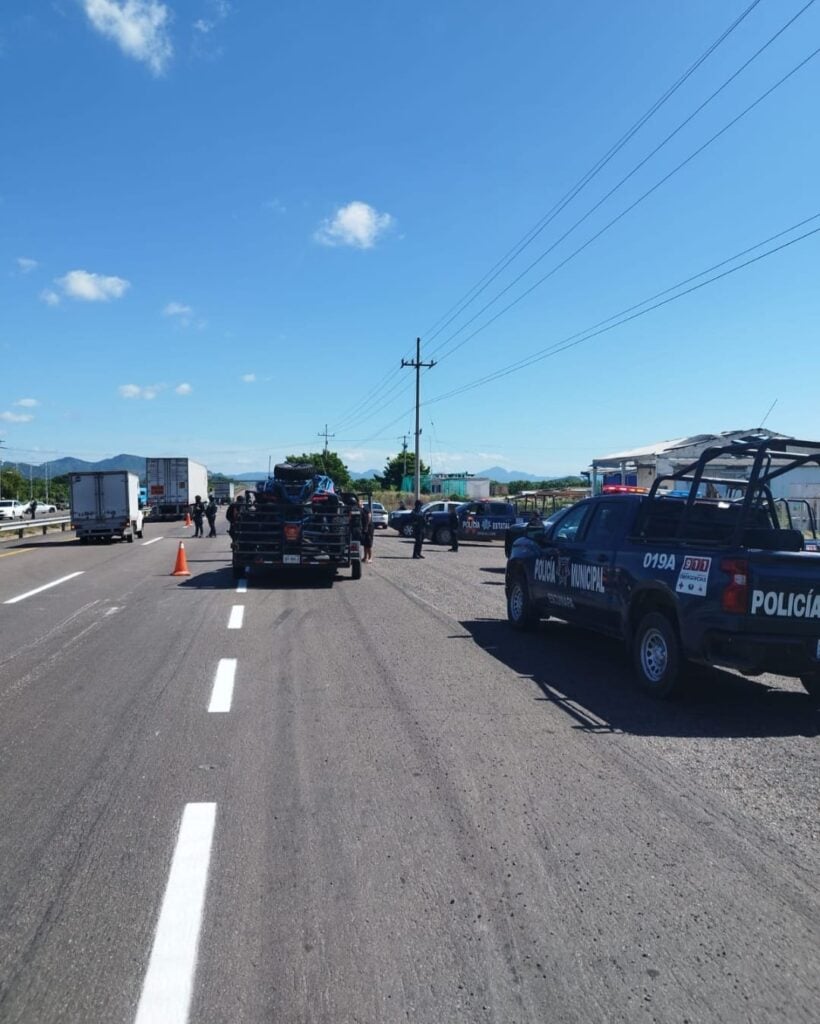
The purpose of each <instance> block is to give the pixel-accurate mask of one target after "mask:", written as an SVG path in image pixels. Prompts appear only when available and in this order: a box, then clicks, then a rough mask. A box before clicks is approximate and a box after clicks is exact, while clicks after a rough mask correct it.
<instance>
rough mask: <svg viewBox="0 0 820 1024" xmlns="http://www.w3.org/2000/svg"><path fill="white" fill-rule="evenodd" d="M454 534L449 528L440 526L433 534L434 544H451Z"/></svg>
mask: <svg viewBox="0 0 820 1024" xmlns="http://www.w3.org/2000/svg"><path fill="white" fill-rule="evenodd" d="M452 540H453V533H452V530H451V529H450V527H449V526H440V527H439V528H438V529H437V530H436V532H435V533H434V534H433V543H434V544H451V543H452Z"/></svg>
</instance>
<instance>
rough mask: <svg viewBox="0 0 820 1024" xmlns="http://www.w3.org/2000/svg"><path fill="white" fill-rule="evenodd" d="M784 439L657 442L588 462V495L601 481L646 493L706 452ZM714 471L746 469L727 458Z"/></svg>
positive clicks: (738, 473)
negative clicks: (589, 465)
mask: <svg viewBox="0 0 820 1024" xmlns="http://www.w3.org/2000/svg"><path fill="white" fill-rule="evenodd" d="M785 436H786V435H784V434H777V433H775V432H774V431H771V430H728V431H725V432H724V433H722V434H695V435H693V436H692V437H679V438H676V439H675V440H672V441H658V442H656V443H655V444H648V445H644V446H642V447H640V448H633V449H631V450H629V451H624V452H614V453H613V454H611V455H602V456H601V457H600V458H597V459H593V460H592V471H591V474H590V485H591V487H592V493H593V494H599V493H600V492H601V488H602V486H603V484H604V480H605V479H606V480H607V483H620V484H625V485H626V484H634V485H636V486H637V487H641V488H644V489H646V490H649V488H650V487H651V486H652V484H653V483H654V482H655V478H656V477H657V476H666V475H668V474H670V473H674V472H675V470H676V469H679V468H681V467H682V466H686V465H688V464H689V463H691V462H695V461H696V460H697V459H699V458H700V456H701V455H702V453H703V452H705V451H706V450H707V449H708V448H719V447H722V446H724V445H729V444H732V443H734V442H738V443H744V442H750V441H755V440H757V441H763V440H770V439H781V438H783V439H785ZM715 468H720V469H725V471H726V475H728V476H734V477H742V476H743V475H744V472H745V471H746V468H747V465H746V463H744V462H743V461H742V460H741V461H738V460H737V459H733V458H729V457H727V458H726V460H725V462H724V461H718V462H717V463H716V464H715ZM818 483H820V478H818ZM784 497H785V495H784Z"/></svg>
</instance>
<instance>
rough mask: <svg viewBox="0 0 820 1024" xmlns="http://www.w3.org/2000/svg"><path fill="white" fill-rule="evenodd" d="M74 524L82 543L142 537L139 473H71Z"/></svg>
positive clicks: (70, 490)
mask: <svg viewBox="0 0 820 1024" xmlns="http://www.w3.org/2000/svg"><path fill="white" fill-rule="evenodd" d="M68 485H69V492H70V501H71V522H72V524H73V527H74V532H75V533H76V535H77V539H78V540H79V541H80V543H82V544H86V543H88V541H89V540H113V539H114V538H115V537H117V538H119V539H120V540H127V541H128V542H129V544H130V543H131V542H132V541H133V540H134V537H135V536H137V537H141V536H142V509H141V508H140V480H139V477H138V476H137V474H136V473H129V472H127V471H126V470H124V469H122V470H120V469H112V470H107V471H106V472H97V473H71V474H70V475H69V478H68Z"/></svg>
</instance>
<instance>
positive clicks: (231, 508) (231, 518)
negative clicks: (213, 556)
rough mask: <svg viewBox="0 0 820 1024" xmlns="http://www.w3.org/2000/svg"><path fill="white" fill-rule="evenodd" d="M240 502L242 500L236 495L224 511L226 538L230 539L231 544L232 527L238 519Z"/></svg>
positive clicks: (232, 537)
mask: <svg viewBox="0 0 820 1024" xmlns="http://www.w3.org/2000/svg"><path fill="white" fill-rule="evenodd" d="M241 500H242V499H241V498H240V497H239V495H236V497H235V498H234V499H233V501H232V502H231V503H230V505H228V507H227V509H226V510H225V518H226V519H227V520H228V536H229V537H230V538H231V543H233V539H234V532H235V531H234V525H235V523H236V520H237V519H238V518H239V502H240V501H241Z"/></svg>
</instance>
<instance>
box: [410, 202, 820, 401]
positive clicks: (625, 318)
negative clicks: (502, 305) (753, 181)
mask: <svg viewBox="0 0 820 1024" xmlns="http://www.w3.org/2000/svg"><path fill="white" fill-rule="evenodd" d="M818 218H820V213H816V214H814V215H813V216H812V217H809V218H807V219H806V220H804V221H801V222H800V225H804V224H807V223H809V222H810V221H814V220H817V219H818ZM797 226H799V225H795V226H794V227H792V228H788V229H786V231H784V232H779V233H778V234H777V235H773V236H772V238H778V237H782V235H783V234H788V233H789V231H794V230H795V229H796V227H797ZM818 233H820V227H816V228H812V230H811V231H806V232H804V233H803V234H802V235H798V236H797V238H792V239H790V240H789V241H788V242H782V243H781V244H780V245H777V246H773V247H772V248H771V249H767V250H766V251H765V252H762V253H759V254H758V255H757V256H753V257H752V258H751V259H748V260H746V261H744V262H743V263H739V264H738V265H737V266H736V267H731V268H730V269H729V270H724V271H722V272H721V273H720V274H715V275H714V276H713V277H710V278H708V279H707V280H705V281H701V282H700V283H699V284H693V285H691V287H689V288H686V289H684V290H683V291H677V289H679V288H681V287H682V286H683V285H684V284H687V283H688V282H690V281H693V280H695V279H696V278H698V277H702V276H703V275H704V274H708V273H710V272H711V271H712V270H714V269H716V268H717V267H721V266H725V265H726V263H731V262H732V261H733V260H736V259H738V258H739V257H740V256H742V255H745V254H746V253H748V252H751V251H752V250H754V249H757V248H759V247H760V246H761V245H765V244H766V242H760V243H758V245H755V246H751V247H750V248H749V249H745V250H744V251H743V252H742V253H738V254H736V255H735V256H733V257H730V258H729V259H728V260H722V261H721V262H720V263H716V264H715V265H714V267H711V268H709V269H708V270H704V271H701V272H700V273H699V274H695V275H693V276H692V277H689V278H686V279H685V280H684V281H680V282H678V284H676V285H673V286H672V287H671V288H666V289H664V291H663V292H658V293H657V295H663V294H665V293H668V292H670V291H677V294H675V295H671V296H668V297H667V298H665V299H661V300H660V301H658V302H654V303H653V304H652V305H649V306H647V308H646V309H642V310H639V311H638V312H632V313H630V310H634V309H636V308H638V307H640V306H644V305H646V303H648V302H652V299H651V298H649V299H644V300H643V302H639V303H636V304H635V305H633V306H630V307H628V309H626V310H622V311H621V313H616V314H615V315H614V316H611V317H607V318H606V320H601V321H599V322H598V324H594V325H593V326H592V327H589V328H587V329H586V330H584V331H578V332H576V333H575V334H571V335H569V336H568V337H567V338H564V339H562V340H561V341H558V342H554V343H553V344H552V345H550V346H547V347H546V348H544V349H541V350H539V351H538V352H536V353H534V354H533V355H531V356H529V357H527V358H526V359H521V360H519V361H518V362H517V363H513V364H510V365H508V366H506V367H502V368H501V369H499V370H495V371H494V372H493V373H490V374H487V375H486V376H484V377H480V378H478V379H477V380H474V381H471V382H470V383H469V384H464V385H462V386H460V387H458V388H455V389H453V390H452V391H448V392H447V393H446V394H443V395H437V396H436V397H435V398H431V399H429V400H428V401H427V402H425V403H424V404H425V405H434V404H435V403H437V402H443V401H444V400H445V399H449V398H453V397H455V396H456V395H461V394H464V392H466V391H471V390H473V389H474V388H477V387H480V386H482V385H483V384H489V383H491V382H492V381H495V380H500V379H501V378H502V377H506V376H509V375H510V374H512V373H516V372H517V371H519V370H524V369H526V368H527V367H529V366H532V365H533V364H534V363H537V362H541V361H542V360H544V359H547V358H549V357H550V356H553V355H557V354H558V353H560V352H565V351H566V350H567V349H570V348H575V347H576V346H577V345H580V344H582V343H583V342H586V341H591V340H592V339H593V338H597V337H599V336H600V335H602V334H606V333H607V332H608V331H611V330H614V328H616V327H621V326H623V324H626V323H629V322H630V321H632V320H637V319H638V318H639V317H642V316H645V315H646V314H647V313H651V312H653V311H654V310H656V309H660V308H661V306H666V305H668V304H669V303H671V302H675V301H676V300H677V299H682V298H683V297H684V296H686V295H690V294H691V293H692V292H695V291H698V290H699V289H701V288H705V287H706V286H707V285H709V284H713V283H714V282H715V281H720V280H721V279H722V278H724V277H728V276H729V275H731V274H735V273H737V271H739V270H743V269H745V268H746V267H749V266H751V265H752V264H753V263H758V262H760V260H763V259H766V258H767V257H768V256H773V255H775V254H776V253H778V252H782V251H783V250H784V249H788V248H789V247H790V246H792V245H795V244H796V243H797V242H802V241H804V240H805V239H806V238H810V237H812V236H813V235H816V234H818ZM767 241H768V240H767ZM625 314H628V315H625ZM610 321H614V322H610ZM600 325H606V326H600Z"/></svg>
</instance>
